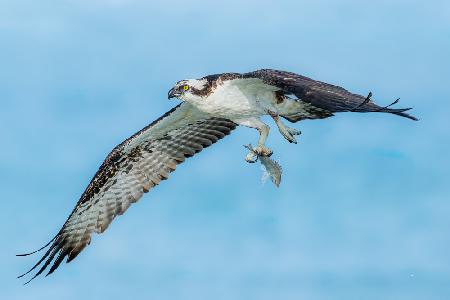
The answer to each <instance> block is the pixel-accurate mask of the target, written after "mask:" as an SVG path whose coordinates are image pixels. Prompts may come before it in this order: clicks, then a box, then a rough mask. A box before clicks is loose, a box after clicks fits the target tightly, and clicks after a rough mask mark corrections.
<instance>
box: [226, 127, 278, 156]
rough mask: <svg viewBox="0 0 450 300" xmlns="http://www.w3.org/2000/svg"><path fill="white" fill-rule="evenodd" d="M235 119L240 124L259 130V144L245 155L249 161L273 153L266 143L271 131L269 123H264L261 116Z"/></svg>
mask: <svg viewBox="0 0 450 300" xmlns="http://www.w3.org/2000/svg"><path fill="white" fill-rule="evenodd" d="M233 121H234V122H235V123H237V124H239V125H242V126H246V127H250V128H255V129H257V130H258V131H259V139H258V145H257V146H256V148H255V150H254V151H249V152H248V154H247V156H246V157H245V160H246V161H247V162H249V163H253V162H255V161H256V159H257V158H258V156H270V155H272V152H273V151H272V150H271V149H269V148H267V147H266V146H265V145H264V143H265V142H266V139H267V136H268V135H269V131H270V127H269V126H268V125H267V124H265V123H263V122H262V121H261V120H260V119H259V118H248V119H239V120H233ZM255 152H256V153H255Z"/></svg>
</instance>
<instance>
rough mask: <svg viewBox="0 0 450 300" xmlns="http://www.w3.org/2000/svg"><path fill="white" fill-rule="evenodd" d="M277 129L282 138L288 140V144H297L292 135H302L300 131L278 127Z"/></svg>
mask: <svg viewBox="0 0 450 300" xmlns="http://www.w3.org/2000/svg"><path fill="white" fill-rule="evenodd" d="M279 129H280V132H281V134H282V135H283V137H284V138H285V139H286V140H288V142H289V143H294V144H297V140H296V139H295V137H294V135H300V134H301V133H302V132H301V131H300V130H297V129H295V128H290V127H287V126H284V127H280V128H279Z"/></svg>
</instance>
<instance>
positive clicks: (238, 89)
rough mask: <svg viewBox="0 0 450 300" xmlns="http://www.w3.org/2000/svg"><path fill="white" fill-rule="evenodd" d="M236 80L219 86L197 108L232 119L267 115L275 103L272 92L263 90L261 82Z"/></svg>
mask: <svg viewBox="0 0 450 300" xmlns="http://www.w3.org/2000/svg"><path fill="white" fill-rule="evenodd" d="M252 81H255V80H254V79H234V80H227V81H223V82H222V83H220V84H218V85H217V87H216V88H215V89H214V91H213V92H212V93H211V94H210V95H208V96H207V97H205V98H203V100H202V101H201V102H200V103H196V106H197V107H198V108H199V109H200V110H203V111H205V112H207V113H210V114H213V115H215V116H222V117H227V118H230V119H235V118H242V117H258V116H261V115H265V114H267V110H268V109H271V108H272V106H273V103H274V101H276V100H275V99H274V93H273V91H271V90H267V89H263V90H262V89H261V88H260V87H259V86H258V85H259V80H258V81H255V84H252V83H253V82H252Z"/></svg>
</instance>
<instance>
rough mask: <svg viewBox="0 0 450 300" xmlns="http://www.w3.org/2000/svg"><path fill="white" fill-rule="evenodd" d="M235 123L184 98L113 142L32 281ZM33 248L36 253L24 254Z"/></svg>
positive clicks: (72, 255) (69, 257) (70, 256)
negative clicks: (207, 111)
mask: <svg viewBox="0 0 450 300" xmlns="http://www.w3.org/2000/svg"><path fill="white" fill-rule="evenodd" d="M235 127H236V124H235V123H233V122H232V121H230V120H227V119H221V118H214V117H211V116H209V115H205V114H204V113H202V112H200V111H199V110H197V109H196V108H194V107H193V106H192V105H190V104H187V103H182V104H180V105H178V106H176V107H175V108H173V109H172V110H170V111H168V112H167V113H166V114H164V115H163V116H162V117H161V118H159V119H158V120H156V121H154V122H153V123H152V124H150V125H148V126H147V127H145V128H144V129H142V130H141V131H139V132H137V133H136V134H134V135H133V136H132V137H130V138H129V139H127V140H125V141H124V142H123V143H121V144H120V145H118V146H117V147H116V148H114V150H113V151H112V152H111V153H110V154H109V155H108V156H107V158H106V159H105V161H104V162H103V164H102V165H101V166H100V169H99V170H98V171H97V173H96V174H95V176H94V178H93V179H92V180H91V182H90V183H89V185H88V187H87V188H86V190H85V191H84V193H83V194H82V196H81V198H80V200H79V201H78V203H77V205H76V206H75V208H74V210H73V211H72V213H71V214H70V216H69V218H68V219H67V221H66V222H65V223H64V225H63V227H62V228H61V230H60V231H59V232H58V234H57V235H56V236H55V237H54V238H53V239H52V240H51V241H50V242H49V243H48V244H47V245H46V246H44V247H43V248H41V249H40V250H42V249H44V248H45V247H47V246H50V247H49V249H48V250H47V252H46V253H45V254H44V256H43V257H42V258H41V259H40V260H39V261H38V262H37V263H36V264H35V265H34V266H33V268H31V269H30V270H29V271H28V272H27V273H25V274H28V273H30V272H31V271H33V270H35V269H38V271H37V272H36V274H35V275H34V276H33V277H32V278H31V279H30V281H31V280H32V279H34V278H35V277H36V276H38V275H40V274H41V273H42V272H44V270H45V269H47V268H48V267H49V266H50V265H51V267H50V270H49V272H48V273H47V275H48V274H51V273H52V272H53V271H55V270H56V268H58V266H59V265H60V263H61V262H62V261H63V260H64V258H66V257H67V262H70V261H71V260H72V259H74V258H75V257H76V256H77V255H78V254H79V253H80V252H81V251H82V250H83V249H84V247H86V245H88V244H89V242H90V240H91V235H92V233H93V232H97V233H102V232H103V231H105V230H106V228H107V227H108V225H109V224H110V223H111V221H112V220H113V219H114V218H115V217H116V216H117V215H121V214H123V213H124V212H125V211H126V210H127V208H128V207H129V206H130V205H131V204H132V203H134V202H136V201H138V200H139V199H140V198H141V197H142V195H143V193H146V192H148V191H149V190H150V189H151V188H153V187H154V186H156V185H158V184H159V183H160V181H161V180H165V179H167V178H168V176H169V174H170V173H171V172H172V171H174V170H175V167H176V165H178V164H179V163H181V162H183V161H184V160H185V158H187V157H190V156H192V155H194V154H195V153H198V152H200V151H201V150H202V149H203V148H205V147H208V146H209V145H211V144H213V143H215V142H217V141H218V140H219V139H221V138H223V137H224V136H226V135H228V134H229V133H230V131H231V130H233V129H234V128H235ZM38 251H39V250H38ZM35 252H37V251H35ZM35 252H33V253H35ZM29 254H32V253H28V254H21V256H23V255H29ZM25 274H23V275H21V276H19V277H22V276H24V275H25ZM28 282H29V281H28ZM28 282H27V283H28Z"/></svg>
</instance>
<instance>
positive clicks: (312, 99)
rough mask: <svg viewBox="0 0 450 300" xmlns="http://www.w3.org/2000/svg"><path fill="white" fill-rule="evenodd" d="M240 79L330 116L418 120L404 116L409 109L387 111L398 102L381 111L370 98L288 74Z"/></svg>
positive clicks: (268, 72) (263, 73)
mask: <svg viewBox="0 0 450 300" xmlns="http://www.w3.org/2000/svg"><path fill="white" fill-rule="evenodd" d="M242 77H243V78H259V79H261V80H262V81H263V82H264V83H265V84H267V85H269V86H273V87H276V88H278V89H280V90H281V91H282V92H283V93H285V94H293V95H295V96H296V97H297V98H299V99H300V101H303V102H306V103H309V104H311V105H313V106H314V107H316V108H319V109H322V110H326V111H328V112H330V113H335V112H344V111H355V112H386V113H393V114H396V115H399V116H402V117H406V118H409V119H412V120H417V118H415V117H413V116H411V115H409V114H406V113H404V112H405V111H407V110H410V109H411V108H399V109H393V108H389V107H390V106H391V105H393V104H395V103H397V102H398V100H396V101H394V102H393V103H392V104H390V105H388V106H387V107H380V106H378V105H376V104H375V103H373V102H372V100H371V99H370V97H371V94H369V96H367V97H365V96H361V95H357V94H353V93H350V92H349V91H347V90H346V89H344V88H342V87H339V86H335V85H332V84H329V83H325V82H321V81H316V80H313V79H311V78H308V77H305V76H301V75H298V74H295V73H291V72H285V71H278V70H270V69H263V70H258V71H254V72H250V73H245V74H242Z"/></svg>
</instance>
